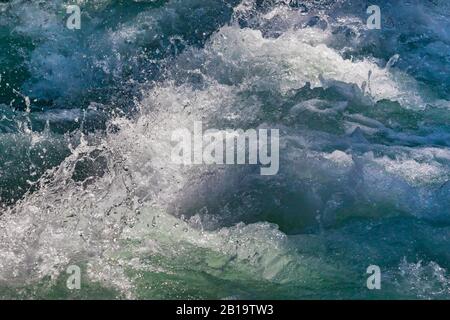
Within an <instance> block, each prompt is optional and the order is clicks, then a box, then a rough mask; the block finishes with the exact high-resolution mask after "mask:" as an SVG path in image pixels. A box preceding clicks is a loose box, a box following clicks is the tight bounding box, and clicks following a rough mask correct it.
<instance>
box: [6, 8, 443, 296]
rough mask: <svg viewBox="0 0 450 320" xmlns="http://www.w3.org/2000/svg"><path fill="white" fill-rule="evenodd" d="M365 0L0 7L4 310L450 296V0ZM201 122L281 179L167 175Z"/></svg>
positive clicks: (225, 169) (220, 169)
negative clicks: (372, 286) (270, 141)
mask: <svg viewBox="0 0 450 320" xmlns="http://www.w3.org/2000/svg"><path fill="white" fill-rule="evenodd" d="M73 3H78V5H79V6H80V8H81V12H82V15H81V21H82V22H81V29H80V30H69V29H68V28H67V27H66V25H65V23H66V19H67V17H68V14H66V10H65V8H66V7H65V6H66V5H67V4H73ZM373 4H377V5H379V6H380V8H381V14H382V28H381V29H380V30H369V29H368V28H367V25H366V20H367V18H368V15H367V13H366V8H367V6H368V4H367V2H366V1H346V0H340V1H326V0H324V1H306V0H305V1H287V0H286V1H281V0H280V1H277V0H271V1H269V0H241V1H239V0H208V1H206V0H183V1H181V0H167V1H163V0H139V1H138V0H135V1H131V0H129V1H125V0H122V1H119V0H97V1H74V2H67V1H62V0H51V1H32V2H31V1H24V0H10V1H5V0H3V1H0V47H1V50H0V75H1V79H0V298H2V299H8V298H14V299H17V298H18V299H37V298H46V299H89V298H101V299H110V298H119V299H140V298H145V299H180V298H189V299H195V298H199V299H205V298H208V299H325V298H331V299H448V298H449V297H450V250H449V248H450V209H449V208H450V183H448V181H449V179H450V148H449V147H450V139H449V137H450V102H449V101H450V93H449V92H450V90H449V89H450V69H449V68H450V50H449V49H450V33H449V31H448V30H450V4H449V3H448V1H443V0H442V1H440V0H435V1H419V0H417V1H401V0H397V1H374V3H373ZM200 120H201V121H202V122H203V124H204V127H205V129H206V128H216V129H220V130H225V129H227V128H243V129H248V128H258V127H270V128H277V129H279V130H280V170H279V172H278V174H277V175H274V176H261V175H260V174H259V167H258V166H251V165H240V166H237V165H235V166H233V165H231V166H229V165H222V166H219V165H195V166H183V165H176V164H174V163H172V162H170V161H168V159H170V149H171V141H170V139H171V133H172V132H173V131H174V130H176V129H178V128H180V127H188V128H189V127H191V126H192V124H193V123H194V122H195V121H200ZM71 265H77V266H79V267H80V269H81V289H80V290H69V289H68V288H67V286H66V280H67V279H68V277H69V275H68V274H67V272H66V270H67V268H68V266H71ZM370 265H377V266H379V267H380V270H381V289H380V290H369V289H368V288H367V285H366V281H367V278H368V277H369V274H367V273H366V270H367V268H368V267H369V266H370Z"/></svg>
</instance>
